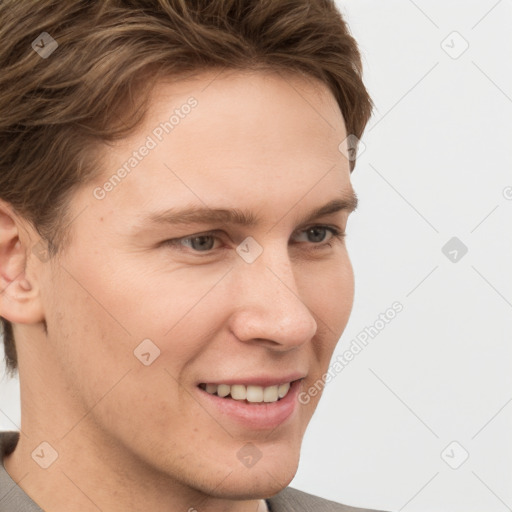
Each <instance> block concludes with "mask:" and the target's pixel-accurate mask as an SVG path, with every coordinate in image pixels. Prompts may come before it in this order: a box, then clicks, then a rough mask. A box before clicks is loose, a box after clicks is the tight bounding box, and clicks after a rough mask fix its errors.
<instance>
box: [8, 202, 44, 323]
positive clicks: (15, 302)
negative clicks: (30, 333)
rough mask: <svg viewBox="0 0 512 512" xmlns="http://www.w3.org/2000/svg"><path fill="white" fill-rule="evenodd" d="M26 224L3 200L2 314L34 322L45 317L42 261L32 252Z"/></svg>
mask: <svg viewBox="0 0 512 512" xmlns="http://www.w3.org/2000/svg"><path fill="white" fill-rule="evenodd" d="M25 225H26V222H23V220H22V219H21V218H20V217H19V216H18V215H17V214H16V213H15V212H14V210H13V209H12V207H11V206H10V205H9V204H8V203H6V202H4V201H2V200H0V316H2V317H3V318H5V319H6V320H8V321H9V322H12V323H20V324H33V323H37V322H42V321H43V320H44V314H43V308H42V303H41V297H40V293H39V286H38V281H37V277H38V275H39V274H38V272H40V270H41V266H42V262H41V260H39V259H37V258H36V257H34V256H35V255H34V254H32V252H31V247H32V244H31V239H30V236H29V232H28V230H26V229H24V226H25ZM29 256H32V257H29Z"/></svg>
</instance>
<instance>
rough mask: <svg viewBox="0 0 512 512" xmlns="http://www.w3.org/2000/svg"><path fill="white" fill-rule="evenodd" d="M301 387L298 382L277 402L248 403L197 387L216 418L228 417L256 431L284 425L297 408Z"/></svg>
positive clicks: (299, 381)
mask: <svg viewBox="0 0 512 512" xmlns="http://www.w3.org/2000/svg"><path fill="white" fill-rule="evenodd" d="M300 387H301V380H296V381H295V382H293V383H292V385H291V386H290V389H289V391H288V393H287V395H286V396H285V397H284V398H281V400H278V401H277V402H270V403H266V402H261V403H259V402H258V403H247V402H245V401H244V400H234V399H232V398H221V397H220V396H217V395H212V394H210V393H208V392H206V391H204V390H203V389H201V388H199V387H197V391H198V393H199V395H200V396H201V401H202V402H204V403H206V404H207V405H208V406H209V407H208V409H209V410H210V409H212V408H214V412H216V413H217V414H215V416H219V417H220V416H223V417H226V416H228V417H229V418H231V419H232V420H234V421H236V422H237V423H238V424H241V425H242V426H244V427H245V428H250V429H254V430H260V429H262V430H263V429H272V428H276V427H277V426H279V425H281V423H284V421H286V420H287V419H288V418H289V417H290V416H291V415H292V414H293V412H294V411H295V409H296V407H297V401H298V400H297V396H298V394H299V391H300Z"/></svg>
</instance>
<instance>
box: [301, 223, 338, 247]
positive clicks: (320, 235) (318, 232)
mask: <svg viewBox="0 0 512 512" xmlns="http://www.w3.org/2000/svg"><path fill="white" fill-rule="evenodd" d="M326 233H330V235H331V237H330V238H329V239H328V241H327V242H324V240H325V235H326ZM300 234H301V235H305V236H306V242H312V243H313V244H314V245H316V246H319V247H318V248H321V247H324V246H328V247H332V243H331V242H332V241H333V239H336V240H343V238H344V237H345V233H343V232H342V231H341V230H340V229H338V228H335V227H333V226H311V227H309V228H306V229H304V230H302V231H300ZM322 242H323V243H322ZM315 248H317V247H315Z"/></svg>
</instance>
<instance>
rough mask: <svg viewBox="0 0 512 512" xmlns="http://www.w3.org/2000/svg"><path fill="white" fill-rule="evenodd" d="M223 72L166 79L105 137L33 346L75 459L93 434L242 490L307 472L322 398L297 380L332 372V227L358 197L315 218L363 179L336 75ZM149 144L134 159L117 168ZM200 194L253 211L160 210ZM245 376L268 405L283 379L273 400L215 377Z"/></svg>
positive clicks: (208, 487) (261, 491) (51, 278)
mask: <svg viewBox="0 0 512 512" xmlns="http://www.w3.org/2000/svg"><path fill="white" fill-rule="evenodd" d="M215 76H216V74H215V73H204V74H202V75H200V76H199V77H197V78H196V79H194V80H188V81H182V82H179V83H174V84H166V83H159V84H158V85H157V87H156V88H155V90H154V92H153V95H152V97H151V103H150V110H149V112H148V116H147V118H146V119H145V121H144V124H143V126H141V127H139V128H138V129H137V132H136V133H135V134H134V135H132V136H130V137H129V138H126V139H123V140H122V142H119V143H116V144H115V145H113V146H112V147H108V148H107V147H105V151H104V159H103V161H104V172H103V173H102V176H101V178H100V179H97V180H95V182H94V183H91V184H87V185H83V186H82V187H81V189H80V190H79V191H78V192H77V193H76V195H75V197H74V198H73V202H72V214H71V217H72V218H73V217H75V216H76V218H75V220H74V221H73V224H72V231H73V240H72V243H71V244H70V246H69V248H68V249H67V250H66V251H65V252H64V253H63V255H62V257H61V259H60V261H59V263H60V264H57V263H56V262H52V260H50V262H49V264H48V265H46V266H45V267H44V269H45V270H43V279H42V281H41V293H42V296H43V299H44V308H45V318H46V322H47V326H48V341H47V342H46V344H45V345H44V346H43V347H38V348H37V350H39V351H41V352H40V354H39V356H40V361H42V363H44V365H45V368H47V369H48V371H46V372H45V376H44V378H45V382H46V384H45V385H47V386H48V389H51V390H52V393H53V400H54V401H55V403H58V404H60V405H59V416H58V418H57V419H55V421H56V422H58V423H56V425H55V429H56V432H57V433H58V434H59V435H60V436H65V438H64V441H63V443H65V444H63V446H62V447H61V450H60V453H61V454H62V455H63V456H65V454H66V452H67V451H69V452H71V451H73V450H76V449H77V448H78V447H79V446H80V447H82V448H84V447H87V450H88V451H87V453H88V456H90V457H95V456H97V457H98V458H101V459H102V461H103V463H105V464H111V465H119V464H122V466H121V467H128V465H129V464H134V465H135V464H137V465H138V466H139V467H140V468H141V469H142V468H144V470H145V471H150V472H154V474H155V475H159V476H160V477H171V478H172V479H173V480H175V481H177V482H178V483H180V484H183V485H185V486H187V487H192V488H194V489H199V490H201V491H203V492H207V493H208V494H213V495H219V496H221V495H222V496H230V497H233V498H235V497H239V498H240V497H242V498H245V497H251V496H253V495H270V494H273V493H275V492H277V491H278V490H280V489H281V488H282V487H284V486H285V485H287V484H288V483H289V482H290V480H291V479H292V478H293V476H294V474H295V472H296V469H297V464H298V459H299V450H300V445H301V441H302V437H303V434H304V431H305V429H306V426H307V424H308V422H309V420H310V419H311V416H312V414H313V412H314V409H315V407H316V405H317V402H318V399H319V395H316V396H314V397H311V400H310V401H309V403H307V404H301V403H300V402H299V401H298V399H297V395H298V393H299V392H300V391H301V390H306V389H307V388H309V387H310V386H312V385H314V384H315V383H316V382H318V381H319V380H320V379H321V378H322V375H323V374H324V373H325V372H326V370H327V369H328V364H329V360H330V358H331V355H332V353H333V350H334V348H335V345H336V343H337V341H338V339H339V337H340V335H341V334H342V332H343V330H344V328H345V326H346V324H347V321H348V318H349V315H350V311H351V308H352V302H353V291H354V282H353V272H352V267H351V264H350V261H349V256H348V253H347V249H346V247H345V245H344V243H343V241H342V240H341V239H338V238H336V237H335V236H334V235H333V232H332V231H331V230H330V229H329V228H335V229H338V230H340V231H344V230H345V228H346V225H347V218H348V215H349V211H348V210H346V209H345V210H343V209H342V210H340V211H337V212H334V213H329V214H325V215H322V216H318V217H316V218H312V219H309V220H306V219H307V218H308V217H309V216H310V214H311V212H313V211H314V210H316V209H318V208H320V207H323V206H324V205H326V204H327V203H329V202H331V201H334V200H339V199H345V200H346V199H347V198H348V197H349V195H350V193H351V192H352V188H351V184H350V172H349V162H348V160H347V159H346V158H345V157H344V156H343V155H342V154H341V153H340V152H339V150H338V145H339V144H340V142H341V141H343V140H344V139H345V137H346V135H347V134H346V132H345V127H344V123H343V118H342V116H341V113H340V111H339V109H338V106H337V104H336V102H335V99H334V97H333V96H332V95H331V94H330V92H329V91H328V89H327V88H326V86H324V85H321V84H320V83H317V84H315V85H312V84H311V83H308V82H307V81H305V80H304V79H301V78H291V77H289V76H287V77H286V78H285V77H284V76H283V77H281V76H279V75H275V74H264V73H261V72H260V73H253V74H249V73H230V74H221V75H219V76H217V78H215ZM214 78H215V79H214ZM191 97H193V98H194V100H189V98H191ZM187 100H189V106H190V108H187V107H183V105H185V104H187ZM176 109H178V113H176V112H174V111H175V110H176ZM173 114H175V117H174V118H173V119H172V125H173V127H172V130H169V127H167V129H168V131H169V133H166V132H165V131H163V132H162V127H161V125H160V123H162V122H165V121H168V120H169V119H170V118H171V116H172V115H173ZM177 119H179V121H177ZM159 126H160V130H158V127H159ZM148 136H149V137H150V139H152V141H153V143H152V142H151V141H150V140H149V139H148ZM160 139H161V140H160ZM144 145H146V147H149V150H148V151H147V152H146V151H144V150H143V151H142V153H147V154H146V156H144V157H141V154H140V153H141V152H140V151H139V148H140V147H141V146H144ZM134 151H137V152H138V155H139V156H138V157H136V158H137V163H136V164H134V161H133V160H132V161H131V165H130V164H129V165H127V166H126V167H125V170H126V169H127V168H128V169H130V171H129V172H126V173H123V172H121V173H117V178H114V179H111V178H112V176H113V175H114V174H116V171H117V170H118V169H120V168H122V166H123V165H124V164H125V163H127V162H129V161H130V158H131V157H133V152H134ZM120 175H121V178H120V179H118V178H119V176H120ZM109 180H110V181H111V185H105V183H106V182H108V181H109ZM112 183H113V184H112ZM191 207H196V208H198V209H202V208H204V209H211V210H216V209H222V210H227V211H230V210H231V209H233V210H234V209H236V210H243V211H244V212H246V213H247V214H250V215H252V216H254V217H255V222H254V223H253V224H243V223H242V224H240V223H231V222H226V221H223V220H222V219H221V218H220V217H216V214H215V213H214V212H213V211H210V212H209V218H208V219H205V220H203V221H201V222H198V221H194V222H191V221H187V223H172V222H168V221H164V220H161V221H160V222H156V221H149V220H148V218H150V217H151V216H153V215H154V214H156V213H157V212H164V211H165V210H168V209H173V211H174V213H176V212H177V211H179V210H182V209H184V208H191ZM170 216H171V215H169V217H170ZM161 219H163V217H162V218H161ZM182 220H183V219H182ZM315 226H316V228H315ZM311 228H313V229H311ZM205 233H208V234H205ZM200 235H201V236H200ZM195 237H197V238H195ZM248 237H250V238H248ZM171 239H172V240H174V242H172V243H168V242H167V241H169V240H171ZM290 381H292V385H291V387H290V390H289V391H288V393H287V394H286V396H285V397H284V398H282V399H281V400H279V401H275V400H276V398H277V397H278V392H279V388H276V387H274V386H278V385H279V384H284V386H281V394H283V393H284V392H286V388H287V384H288V383H289V382H290ZM206 384H209V386H208V389H203V388H206ZM220 384H224V386H220V387H219V386H218V385H220ZM235 384H241V385H251V386H252V387H251V388H250V389H249V394H250V397H251V399H254V400H257V401H258V402H259V401H260V400H261V398H262V396H261V390H260V388H270V390H265V389H264V391H263V394H264V398H266V399H267V400H270V401H269V402H263V403H258V402H257V403H249V402H247V401H242V400H235V399H234V398H232V397H230V396H227V397H224V398H222V397H220V396H218V394H215V395H214V394H211V393H209V392H208V391H210V392H212V391H215V390H217V393H221V394H223V393H225V392H226V390H228V389H229V391H230V392H232V393H233V394H235V395H236V394H237V393H239V392H240V393H243V391H244V389H245V388H244V387H240V386H239V387H237V388H236V389H234V388H233V387H231V388H228V386H227V385H235ZM216 385H217V386H216ZM237 396H238V395H237ZM84 453H85V452H84Z"/></svg>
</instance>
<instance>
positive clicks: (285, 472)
mask: <svg viewBox="0 0 512 512" xmlns="http://www.w3.org/2000/svg"><path fill="white" fill-rule="evenodd" d="M278 452H281V453H278ZM299 456H300V453H299V451H297V452H294V453H286V454H283V453H282V450H276V453H275V454H272V453H268V454H263V455H262V457H261V459H260V460H259V461H258V462H256V464H254V466H252V467H244V466H242V465H240V466H241V467H240V466H238V465H237V466H236V467H235V468H232V472H231V473H230V474H229V476H228V477H227V478H226V479H225V480H224V482H223V483H222V484H221V485H219V486H218V487H217V488H216V489H213V490H210V491H208V494H210V495H211V496H215V497H218V498H228V499H233V500H251V499H261V498H269V497H271V496H274V495H275V494H277V493H278V492H280V491H281V490H283V489H284V488H285V487H286V486H287V485H288V484H289V483H290V482H291V481H292V480H293V477H294V476H295V474H296V473H297V469H298V465H299ZM226 474H228V473H226Z"/></svg>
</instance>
